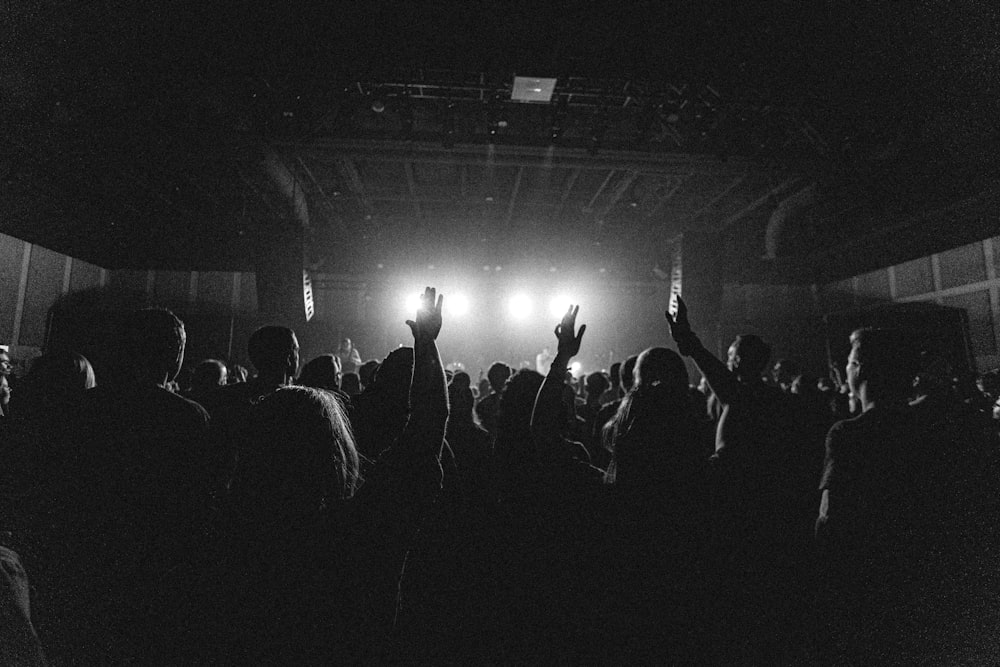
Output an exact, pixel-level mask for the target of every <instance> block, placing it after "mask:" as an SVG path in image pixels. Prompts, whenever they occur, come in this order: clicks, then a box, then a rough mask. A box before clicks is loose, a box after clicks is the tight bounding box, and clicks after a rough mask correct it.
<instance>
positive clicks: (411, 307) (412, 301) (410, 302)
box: [404, 292, 423, 316]
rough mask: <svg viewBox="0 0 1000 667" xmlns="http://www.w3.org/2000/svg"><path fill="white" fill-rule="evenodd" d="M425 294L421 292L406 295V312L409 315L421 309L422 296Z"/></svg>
mask: <svg viewBox="0 0 1000 667" xmlns="http://www.w3.org/2000/svg"><path fill="white" fill-rule="evenodd" d="M422 296H423V294H422V293H420V292H414V293H407V295H406V300H405V302H404V303H405V304H406V312H407V314H408V315H410V316H412V315H413V314H414V313H416V312H417V311H418V310H420V298H421V297H422Z"/></svg>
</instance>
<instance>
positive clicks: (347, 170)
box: [334, 157, 374, 218]
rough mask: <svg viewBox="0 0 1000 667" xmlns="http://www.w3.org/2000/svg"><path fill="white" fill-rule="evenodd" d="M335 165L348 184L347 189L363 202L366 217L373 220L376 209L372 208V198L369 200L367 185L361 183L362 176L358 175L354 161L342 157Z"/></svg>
mask: <svg viewBox="0 0 1000 667" xmlns="http://www.w3.org/2000/svg"><path fill="white" fill-rule="evenodd" d="M334 164H335V165H336V167H337V170H338V171H339V172H340V175H341V177H342V178H343V179H344V180H345V181H346V182H347V188H348V189H349V190H350V191H351V193H352V194H353V195H354V196H355V197H357V198H358V200H359V201H360V202H361V207H362V208H363V209H364V211H365V217H367V218H371V216H372V215H373V214H374V208H373V207H372V202H371V198H369V196H368V193H367V191H366V190H365V184H364V183H363V182H362V181H361V175H360V174H359V173H358V168H357V166H356V165H355V164H354V160H352V159H351V158H347V157H341V158H337V159H336V160H335V161H334Z"/></svg>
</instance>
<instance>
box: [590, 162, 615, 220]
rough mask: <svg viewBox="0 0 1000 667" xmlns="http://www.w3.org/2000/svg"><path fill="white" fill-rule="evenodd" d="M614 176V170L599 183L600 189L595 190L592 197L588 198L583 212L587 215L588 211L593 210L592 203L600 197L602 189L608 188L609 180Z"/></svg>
mask: <svg viewBox="0 0 1000 667" xmlns="http://www.w3.org/2000/svg"><path fill="white" fill-rule="evenodd" d="M614 175H615V170H614V169H612V170H611V171H609V172H608V175H607V176H606V177H605V178H604V181H603V182H602V183H601V187H599V188H597V192H595V193H594V196H593V197H591V198H590V201H589V202H587V205H586V206H585V207H584V209H583V210H584V211H585V212H587V213H589V212H590V211H592V210H593V208H594V203H595V202H596V201H597V198H598V197H600V196H601V193H602V192H604V188H606V187H608V183H610V182H611V178H612V177H613V176H614Z"/></svg>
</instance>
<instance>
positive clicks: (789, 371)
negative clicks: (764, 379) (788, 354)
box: [771, 359, 801, 389]
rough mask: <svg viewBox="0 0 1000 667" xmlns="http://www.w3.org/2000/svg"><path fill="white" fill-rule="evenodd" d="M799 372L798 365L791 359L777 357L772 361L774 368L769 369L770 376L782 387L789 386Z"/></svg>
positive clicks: (787, 387) (786, 387)
mask: <svg viewBox="0 0 1000 667" xmlns="http://www.w3.org/2000/svg"><path fill="white" fill-rule="evenodd" d="M800 374H801V371H800V370H799V365H798V364H797V363H795V362H794V361H792V360H791V359H778V360H777V361H776V362H774V368H773V369H772V370H771V377H773V378H774V382H775V383H776V384H777V385H778V386H779V387H781V388H782V389H789V388H791V386H792V383H793V382H795V379H796V378H797V377H799V375H800Z"/></svg>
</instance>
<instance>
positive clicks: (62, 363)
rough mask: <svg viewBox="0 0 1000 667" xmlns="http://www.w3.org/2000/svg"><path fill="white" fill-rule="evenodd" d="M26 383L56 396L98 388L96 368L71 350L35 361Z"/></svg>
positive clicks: (53, 353)
mask: <svg viewBox="0 0 1000 667" xmlns="http://www.w3.org/2000/svg"><path fill="white" fill-rule="evenodd" d="M25 381H26V382H27V383H29V384H30V385H31V387H32V388H33V389H37V390H42V391H45V392H51V393H55V394H67V393H77V392H82V391H84V390H87V389H93V388H94V387H96V386H97V379H96V377H95V376H94V368H93V366H91V365H90V362H89V361H87V358H86V357H85V356H83V355H82V354H79V353H77V352H71V351H69V350H61V351H57V352H50V353H48V354H44V355H42V356H40V357H38V358H37V359H35V361H34V363H33V364H32V365H31V372H29V373H28V377H27V378H25Z"/></svg>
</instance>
